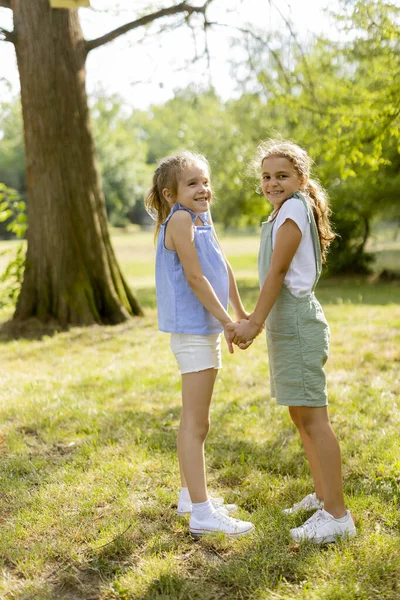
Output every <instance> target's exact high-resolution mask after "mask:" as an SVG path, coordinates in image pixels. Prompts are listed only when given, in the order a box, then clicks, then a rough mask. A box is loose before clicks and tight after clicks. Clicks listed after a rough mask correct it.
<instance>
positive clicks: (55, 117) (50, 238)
mask: <svg viewBox="0 0 400 600" xmlns="http://www.w3.org/2000/svg"><path fill="white" fill-rule="evenodd" d="M209 2H210V0H207V1H206V2H205V4H204V5H203V6H197V7H193V6H191V5H190V4H188V3H186V2H181V3H179V4H176V5H173V6H170V7H168V8H165V9H162V10H159V11H155V12H149V13H148V14H147V15H144V16H141V17H139V18H137V19H136V20H135V21H132V22H130V23H127V24H125V25H123V26H121V27H119V28H117V29H115V30H113V31H111V32H109V33H108V34H106V35H103V36H101V37H99V38H97V39H93V40H85V39H84V37H83V34H82V30H81V27H80V23H79V17H78V11H77V9H70V10H66V9H52V8H51V7H50V4H49V2H48V0H0V6H2V7H6V8H10V9H11V10H12V11H13V21H14V30H13V31H7V30H5V29H4V28H0V33H1V34H2V35H3V39H4V41H6V42H10V43H12V44H14V46H15V50H16V56H17V64H18V71H19V77H20V83H21V102H22V115H23V121H24V139H25V155H26V169H27V193H28V223H29V227H28V233H27V242H28V245H27V255H26V267H25V273H24V280H23V284H22V288H21V293H20V296H19V299H18V303H17V307H16V311H15V314H14V317H13V318H14V320H25V319H28V318H29V317H37V318H38V319H40V320H41V321H48V320H50V319H55V320H56V321H58V322H59V323H61V325H63V326H66V325H68V324H69V323H73V324H91V323H111V324H112V323H117V322H120V321H122V320H124V319H127V318H128V317H129V316H130V315H140V314H141V312H142V311H141V308H140V305H139V303H138V301H137V299H136V298H135V296H134V295H133V293H132V292H131V291H130V289H129V288H128V286H127V284H126V282H125V280H124V278H123V276H122V274H121V272H120V269H119V267H118V264H117V261H116V259H115V255H114V252H113V249H112V247H111V242H110V238H109V234H108V229H107V217H106V210H105V203H104V197H103V193H102V190H101V185H100V180H99V174H98V169H97V165H96V160H95V152H94V144H93V136H92V130H91V124H90V117H89V109H88V102H87V96H86V89H85V62H86V58H87V55H88V53H89V52H91V51H93V50H94V49H96V48H98V47H99V46H102V45H104V44H106V43H108V42H110V41H112V40H113V39H115V38H116V37H118V36H120V35H122V34H124V33H126V32H128V31H130V30H132V29H135V28H137V27H144V26H145V25H147V24H149V23H152V22H154V21H157V20H159V19H163V18H166V17H168V16H173V15H179V14H183V15H185V16H186V18H187V19H189V17H190V16H191V15H192V14H193V13H200V14H202V15H204V16H205V11H206V7H207V5H208V4H209Z"/></svg>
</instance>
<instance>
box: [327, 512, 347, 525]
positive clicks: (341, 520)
mask: <svg viewBox="0 0 400 600" xmlns="http://www.w3.org/2000/svg"><path fill="white" fill-rule="evenodd" d="M325 512H326V514H327V515H329V516H330V517H332V519H335V521H339V523H344V522H345V521H347V519H348V518H349V513H348V511H347V510H346V514H345V515H344V517H339V518H338V519H336V517H334V516H333V515H332V514H331V513H328V511H327V510H326V511H325Z"/></svg>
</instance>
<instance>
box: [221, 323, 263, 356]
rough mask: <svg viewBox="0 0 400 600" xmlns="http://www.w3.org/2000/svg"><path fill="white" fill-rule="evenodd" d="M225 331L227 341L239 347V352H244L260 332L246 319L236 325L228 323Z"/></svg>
mask: <svg viewBox="0 0 400 600" xmlns="http://www.w3.org/2000/svg"><path fill="white" fill-rule="evenodd" d="M227 329H228V332H229V341H230V342H231V343H233V344H236V345H237V346H239V348H240V349H241V350H246V349H247V348H248V347H249V346H250V345H251V344H252V343H253V341H254V338H255V337H257V335H258V334H259V333H260V331H261V330H262V328H261V329H260V328H259V327H258V326H257V325H254V323H252V322H251V321H249V320H248V319H241V320H240V321H239V322H238V323H228V325H227Z"/></svg>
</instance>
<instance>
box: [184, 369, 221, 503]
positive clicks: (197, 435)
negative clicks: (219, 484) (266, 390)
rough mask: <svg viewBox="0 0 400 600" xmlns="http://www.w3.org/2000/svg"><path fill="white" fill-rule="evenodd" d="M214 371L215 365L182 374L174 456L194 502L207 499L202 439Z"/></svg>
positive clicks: (215, 373) (208, 424) (215, 371)
mask: <svg viewBox="0 0 400 600" xmlns="http://www.w3.org/2000/svg"><path fill="white" fill-rule="evenodd" d="M217 374H218V369H206V370H204V371H199V372H198V373H186V374H184V375H182V415H181V422H180V425H179V432H178V458H179V468H180V472H181V482H182V487H187V488H188V489H189V494H190V498H191V500H192V502H194V503H198V502H205V501H206V500H207V499H208V495H207V485H206V475H205V464H204V442H205V439H206V437H207V434H208V430H209V427H210V420H209V419H210V416H209V413H210V404H211V398H212V393H213V389H214V383H215V379H216V377H217ZM184 484H185V485H184Z"/></svg>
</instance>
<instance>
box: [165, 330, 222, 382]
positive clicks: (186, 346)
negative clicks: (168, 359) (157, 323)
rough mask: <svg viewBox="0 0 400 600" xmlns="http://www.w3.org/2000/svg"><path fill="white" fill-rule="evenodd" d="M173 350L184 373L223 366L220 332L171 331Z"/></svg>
mask: <svg viewBox="0 0 400 600" xmlns="http://www.w3.org/2000/svg"><path fill="white" fill-rule="evenodd" d="M171 350H172V352H173V353H174V356H175V358H176V361H177V363H178V366H179V369H180V372H181V374H182V375H183V374H184V373H196V372H197V371H204V370H205V369H220V368H221V367H222V361H221V334H220V333H216V334H212V335H196V334H193V333H171Z"/></svg>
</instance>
